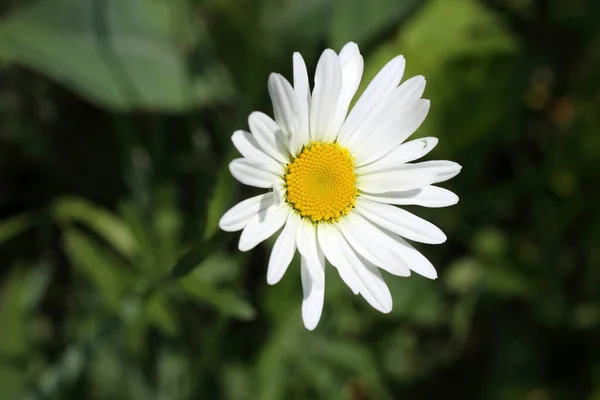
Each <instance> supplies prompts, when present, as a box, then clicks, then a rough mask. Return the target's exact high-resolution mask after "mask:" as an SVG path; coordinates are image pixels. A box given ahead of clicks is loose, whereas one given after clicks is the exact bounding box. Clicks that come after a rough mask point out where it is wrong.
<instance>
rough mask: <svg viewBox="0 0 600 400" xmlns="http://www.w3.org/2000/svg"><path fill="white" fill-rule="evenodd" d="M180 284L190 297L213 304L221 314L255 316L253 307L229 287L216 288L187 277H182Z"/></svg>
mask: <svg viewBox="0 0 600 400" xmlns="http://www.w3.org/2000/svg"><path fill="white" fill-rule="evenodd" d="M181 286H182V288H183V290H184V291H185V292H186V293H187V294H188V295H190V297H192V298H193V299H196V300H200V301H201V302H203V303H206V304H209V305H211V306H213V307H214V308H215V309H217V310H218V311H220V312H221V313H222V314H223V315H226V316H228V317H233V318H237V319H241V320H251V319H254V317H255V316H256V311H255V310H254V308H253V307H252V306H251V305H250V304H249V303H248V302H247V301H245V300H244V299H242V298H241V297H240V296H239V295H238V294H237V293H235V292H234V291H233V290H231V289H218V288H216V287H214V286H213V285H211V284H209V283H206V282H202V281H199V280H194V279H189V278H186V279H183V280H182V281H181Z"/></svg>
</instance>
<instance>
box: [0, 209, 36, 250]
mask: <svg viewBox="0 0 600 400" xmlns="http://www.w3.org/2000/svg"><path fill="white" fill-rule="evenodd" d="M32 225H33V216H32V215H31V214H21V215H17V216H15V217H11V218H8V219H5V220H4V221H2V222H1V223H0V244H2V243H5V242H8V241H9V240H11V239H13V238H15V237H17V236H19V235H20V234H22V233H23V232H25V231H26V230H27V229H29V228H30V227H31V226H32Z"/></svg>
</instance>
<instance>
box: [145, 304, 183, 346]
mask: <svg viewBox="0 0 600 400" xmlns="http://www.w3.org/2000/svg"><path fill="white" fill-rule="evenodd" d="M146 318H148V321H150V322H151V323H152V324H153V325H154V326H155V327H157V328H158V329H160V330H161V331H162V332H163V333H165V334H167V335H171V336H172V335H175V334H176V333H177V332H178V326H177V320H176V319H175V318H174V316H173V308H172V307H170V306H169V302H168V298H167V297H166V296H164V295H162V294H155V295H154V296H152V297H151V298H150V299H149V300H148V302H147V303H146Z"/></svg>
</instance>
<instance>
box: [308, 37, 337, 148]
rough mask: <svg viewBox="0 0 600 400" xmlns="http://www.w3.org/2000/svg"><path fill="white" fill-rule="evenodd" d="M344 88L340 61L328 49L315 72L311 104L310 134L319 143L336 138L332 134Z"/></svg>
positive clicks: (333, 52)
mask: <svg viewBox="0 0 600 400" xmlns="http://www.w3.org/2000/svg"><path fill="white" fill-rule="evenodd" d="M341 88H342V73H341V66H340V60H339V58H338V55H337V54H336V53H335V51H333V50H331V49H327V50H325V51H324V52H323V54H322V55H321V58H320V59H319V62H318V63H317V69H316V71H315V88H314V90H313V92H312V99H311V102H310V134H311V138H312V139H313V140H315V141H317V142H320V141H322V140H324V138H326V137H327V138H331V137H332V136H331V135H333V138H335V134H337V132H333V133H332V128H333V123H334V122H335V115H336V110H337V104H338V98H339V95H340V90H341Z"/></svg>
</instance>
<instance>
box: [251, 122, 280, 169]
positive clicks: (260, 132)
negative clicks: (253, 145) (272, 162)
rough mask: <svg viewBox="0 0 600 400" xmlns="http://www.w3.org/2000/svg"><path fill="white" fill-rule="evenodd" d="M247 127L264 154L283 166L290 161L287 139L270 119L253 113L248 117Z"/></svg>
mask: <svg viewBox="0 0 600 400" xmlns="http://www.w3.org/2000/svg"><path fill="white" fill-rule="evenodd" d="M248 126H249V127H250V132H252V134H253V135H254V137H255V138H256V141H257V142H258V144H259V145H260V147H261V148H262V149H263V151H264V152H265V153H267V154H268V155H270V156H271V157H273V158H274V159H276V160H277V161H279V162H281V163H284V164H287V163H288V162H289V161H290V155H289V152H288V146H289V143H287V141H288V139H287V137H286V135H285V134H284V133H283V132H282V131H281V129H280V128H279V125H277V123H276V122H275V121H273V120H272V119H271V117H269V116H268V115H266V114H263V113H261V112H256V111H255V112H253V113H252V114H250V116H249V117H248Z"/></svg>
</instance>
